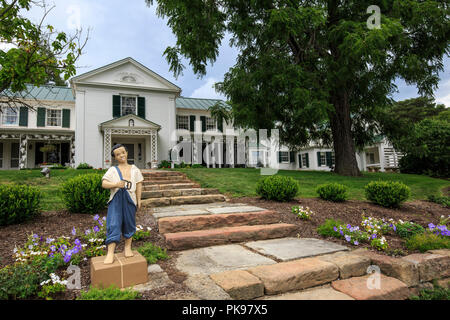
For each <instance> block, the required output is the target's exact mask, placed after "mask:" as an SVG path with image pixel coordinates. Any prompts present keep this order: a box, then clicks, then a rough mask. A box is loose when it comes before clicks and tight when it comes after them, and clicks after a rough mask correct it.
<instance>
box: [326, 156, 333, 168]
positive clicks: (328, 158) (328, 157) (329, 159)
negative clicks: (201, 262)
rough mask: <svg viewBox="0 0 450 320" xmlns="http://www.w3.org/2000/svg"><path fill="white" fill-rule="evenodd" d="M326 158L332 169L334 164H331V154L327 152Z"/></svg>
mask: <svg viewBox="0 0 450 320" xmlns="http://www.w3.org/2000/svg"><path fill="white" fill-rule="evenodd" d="M326 158H327V166H328V167H330V168H331V166H332V163H331V152H327V153H326Z"/></svg>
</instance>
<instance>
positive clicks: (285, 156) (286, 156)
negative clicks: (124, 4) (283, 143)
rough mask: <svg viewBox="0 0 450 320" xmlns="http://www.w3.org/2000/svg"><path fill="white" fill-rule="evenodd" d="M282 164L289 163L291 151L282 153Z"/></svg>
mask: <svg viewBox="0 0 450 320" xmlns="http://www.w3.org/2000/svg"><path fill="white" fill-rule="evenodd" d="M280 160H281V162H289V151H280Z"/></svg>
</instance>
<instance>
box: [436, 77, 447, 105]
mask: <svg viewBox="0 0 450 320" xmlns="http://www.w3.org/2000/svg"><path fill="white" fill-rule="evenodd" d="M436 103H443V104H445V106H446V107H447V108H450V80H447V81H445V82H444V83H442V84H441V85H440V86H439V89H438V90H437V91H436Z"/></svg>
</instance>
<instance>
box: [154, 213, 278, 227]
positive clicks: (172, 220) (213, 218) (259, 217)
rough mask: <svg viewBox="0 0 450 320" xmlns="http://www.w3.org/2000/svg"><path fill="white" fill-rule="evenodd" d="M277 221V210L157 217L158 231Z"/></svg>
mask: <svg viewBox="0 0 450 320" xmlns="http://www.w3.org/2000/svg"><path fill="white" fill-rule="evenodd" d="M279 221H280V214H279V213H278V212H276V211H269V210H264V211H256V212H242V213H230V214H210V215H193V216H179V217H167V218H161V219H158V227H159V232H160V233H174V232H183V231H195V230H206V229H217V228H223V227H237V226H244V225H258V224H260V225H262V224H273V223H277V222H279Z"/></svg>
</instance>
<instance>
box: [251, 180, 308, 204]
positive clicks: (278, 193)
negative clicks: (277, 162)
mask: <svg viewBox="0 0 450 320" xmlns="http://www.w3.org/2000/svg"><path fill="white" fill-rule="evenodd" d="M298 192H299V185H298V182H297V180H295V179H294V178H291V177H285V176H278V175H274V176H269V177H266V178H263V179H261V180H259V181H258V183H257V185H256V193H257V194H258V195H259V196H261V197H262V198H263V199H267V200H275V201H280V202H282V201H290V200H292V199H293V198H294V197H295V196H296V195H297V194H298Z"/></svg>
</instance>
